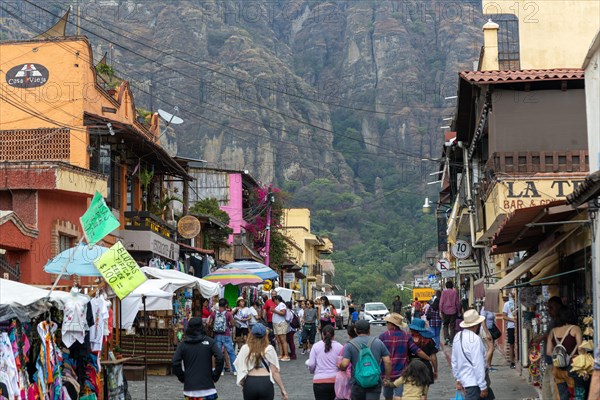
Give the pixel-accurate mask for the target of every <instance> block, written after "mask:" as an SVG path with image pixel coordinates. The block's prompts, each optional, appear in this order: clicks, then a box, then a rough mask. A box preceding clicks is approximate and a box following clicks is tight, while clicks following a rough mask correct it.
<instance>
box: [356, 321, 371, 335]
mask: <svg viewBox="0 0 600 400" xmlns="http://www.w3.org/2000/svg"><path fill="white" fill-rule="evenodd" d="M355 326H356V330H359V331H363V332H368V331H369V330H370V329H371V324H369V321H367V320H364V319H361V320H359V321H357V322H356V325H355Z"/></svg>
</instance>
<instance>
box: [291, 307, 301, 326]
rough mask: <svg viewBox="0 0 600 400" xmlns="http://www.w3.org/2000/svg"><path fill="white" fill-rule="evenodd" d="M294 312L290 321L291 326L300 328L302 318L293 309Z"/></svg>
mask: <svg viewBox="0 0 600 400" xmlns="http://www.w3.org/2000/svg"><path fill="white" fill-rule="evenodd" d="M290 311H291V310H290ZM291 313H292V320H291V321H290V326H291V327H292V328H293V329H298V328H300V318H298V316H297V315H296V313H295V312H293V311H291Z"/></svg>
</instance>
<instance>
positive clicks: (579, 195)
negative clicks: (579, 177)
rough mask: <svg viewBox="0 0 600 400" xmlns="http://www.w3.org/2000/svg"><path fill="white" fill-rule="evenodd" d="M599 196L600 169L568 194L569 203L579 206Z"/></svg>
mask: <svg viewBox="0 0 600 400" xmlns="http://www.w3.org/2000/svg"><path fill="white" fill-rule="evenodd" d="M598 196H600V171H596V172H593V173H591V174H589V175H588V176H587V178H585V181H583V183H581V184H580V185H579V186H578V187H577V189H575V191H573V193H571V194H570V195H568V196H567V203H568V204H571V205H572V206H573V207H577V206H579V205H581V204H582V203H585V202H586V201H589V200H590V199H592V198H593V197H598Z"/></svg>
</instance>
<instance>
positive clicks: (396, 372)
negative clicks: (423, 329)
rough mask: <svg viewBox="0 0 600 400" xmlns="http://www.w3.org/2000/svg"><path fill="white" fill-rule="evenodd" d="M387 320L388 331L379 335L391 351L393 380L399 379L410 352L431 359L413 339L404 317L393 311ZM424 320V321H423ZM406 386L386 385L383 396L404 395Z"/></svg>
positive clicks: (387, 399) (389, 397)
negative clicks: (394, 386)
mask: <svg viewBox="0 0 600 400" xmlns="http://www.w3.org/2000/svg"><path fill="white" fill-rule="evenodd" d="M383 320H384V321H385V322H387V329H388V330H387V331H386V332H383V333H382V334H381V335H379V339H380V340H381V341H382V342H383V344H384V345H385V347H386V348H387V349H388V351H389V352H390V359H391V361H392V372H391V381H392V382H393V381H394V380H396V379H398V378H399V377H400V375H402V371H404V367H405V366H406V364H407V363H408V357H409V353H411V354H414V355H416V356H418V357H420V358H422V359H423V360H427V361H430V360H431V359H430V358H429V356H428V355H427V354H425V353H424V352H423V350H421V349H420V348H419V346H417V344H416V343H415V342H414V341H413V338H412V336H411V335H409V334H408V332H407V331H406V330H405V329H407V325H406V323H405V322H404V317H403V316H402V315H400V314H398V313H391V314H390V315H388V316H387V317H385V318H384V319H383ZM423 322H424V321H423ZM403 389H404V387H403V386H401V387H398V388H393V387H387V386H386V387H384V388H383V397H384V398H385V399H386V400H391V399H393V398H394V399H395V398H400V397H402V393H403Z"/></svg>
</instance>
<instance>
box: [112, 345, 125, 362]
mask: <svg viewBox="0 0 600 400" xmlns="http://www.w3.org/2000/svg"><path fill="white" fill-rule="evenodd" d="M113 354H114V355H115V358H116V359H117V360H119V359H121V358H123V350H121V347H120V346H119V345H118V344H117V345H115V347H113Z"/></svg>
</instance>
